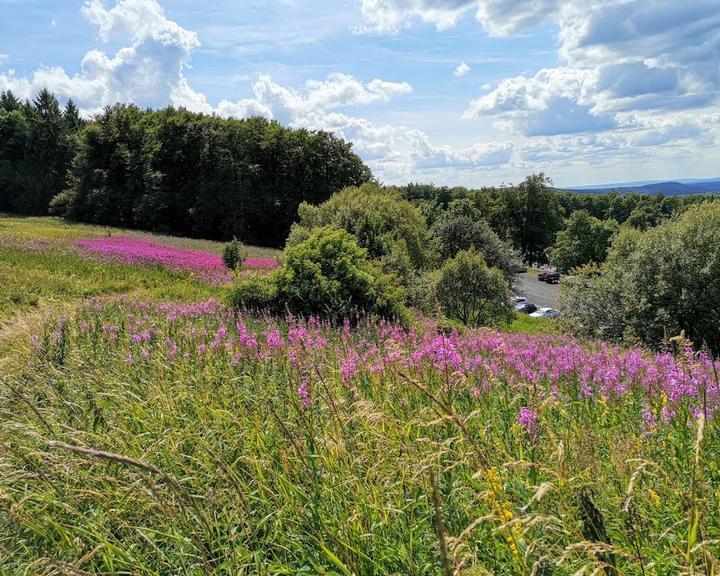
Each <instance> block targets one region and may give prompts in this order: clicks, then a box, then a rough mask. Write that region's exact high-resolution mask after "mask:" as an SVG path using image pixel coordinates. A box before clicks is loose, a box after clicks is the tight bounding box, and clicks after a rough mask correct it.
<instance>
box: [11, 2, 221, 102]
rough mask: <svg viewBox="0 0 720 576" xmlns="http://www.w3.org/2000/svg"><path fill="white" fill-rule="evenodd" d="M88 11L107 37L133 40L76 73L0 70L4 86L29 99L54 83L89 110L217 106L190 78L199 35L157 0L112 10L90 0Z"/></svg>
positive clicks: (91, 57) (97, 55)
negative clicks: (118, 105) (128, 105)
mask: <svg viewBox="0 0 720 576" xmlns="http://www.w3.org/2000/svg"><path fill="white" fill-rule="evenodd" d="M82 14H83V16H84V17H85V18H86V19H87V20H88V21H89V22H91V23H92V24H94V25H96V26H97V28H98V33H99V36H100V39H101V40H102V41H104V42H110V41H112V40H116V39H119V40H121V41H122V40H126V41H127V43H128V45H126V46H124V47H122V48H120V49H119V50H118V51H117V52H115V54H112V55H108V54H106V53H105V52H103V51H100V50H91V51H89V52H88V53H87V54H86V55H85V57H84V58H83V60H82V63H81V66H80V72H78V73H77V74H74V75H72V76H71V75H69V74H67V72H66V71H65V70H64V69H62V68H58V67H47V68H40V69H38V70H35V71H34V72H33V73H32V75H31V76H30V77H23V78H20V77H17V76H16V75H15V74H12V73H5V74H0V88H2V89H11V90H13V91H14V92H15V93H16V94H17V95H18V96H20V97H23V98H27V97H30V96H31V95H32V94H33V93H35V92H37V91H38V90H40V89H41V88H43V87H49V88H51V89H52V90H53V91H54V92H55V93H56V94H57V95H58V97H59V98H61V99H66V98H70V97H72V98H73V99H74V100H75V101H76V102H77V104H78V106H79V107H80V108H81V110H82V112H83V113H84V114H86V115H87V114H91V113H93V112H95V111H97V110H99V109H101V108H102V107H103V106H106V105H108V104H113V103H115V102H137V103H139V104H142V105H146V106H164V105H167V104H168V103H173V104H175V105H177V106H186V107H188V108H190V109H193V110H198V111H204V112H208V111H210V110H211V107H210V106H209V105H208V103H207V101H206V99H205V97H204V96H203V95H202V94H199V93H197V92H195V91H193V90H192V88H190V86H189V85H188V83H187V80H186V78H185V69H186V68H187V66H188V65H189V62H190V57H191V54H192V52H193V50H195V49H197V48H198V47H199V46H200V41H199V39H198V37H197V35H196V34H195V33H194V32H190V31H188V30H185V29H184V28H182V27H180V26H179V25H178V24H177V23H176V22H173V21H172V20H170V19H168V18H167V16H166V15H165V12H164V10H163V8H162V6H160V4H159V3H158V2H157V1H156V0H119V1H118V2H117V3H116V4H115V5H114V6H113V7H112V8H109V9H108V8H107V7H106V6H105V4H104V3H103V2H101V1H100V0H88V1H87V2H85V4H84V5H83V7H82Z"/></svg>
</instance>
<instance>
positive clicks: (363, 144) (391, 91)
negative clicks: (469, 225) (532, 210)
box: [217, 73, 513, 178]
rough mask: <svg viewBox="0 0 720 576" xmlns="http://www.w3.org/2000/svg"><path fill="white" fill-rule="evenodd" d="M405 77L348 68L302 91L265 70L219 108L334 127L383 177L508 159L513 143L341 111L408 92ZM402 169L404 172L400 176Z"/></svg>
mask: <svg viewBox="0 0 720 576" xmlns="http://www.w3.org/2000/svg"><path fill="white" fill-rule="evenodd" d="M411 91H412V87H411V86H410V85H409V84H406V83H404V82H401V83H398V82H387V81H383V80H378V79H375V80H372V81H371V82H368V83H366V84H363V83H362V82H360V81H359V80H357V79H355V78H354V77H352V76H349V75H346V74H339V73H334V74H330V75H328V77H327V78H326V79H325V80H309V81H307V82H306V83H305V89H304V91H302V92H299V91H297V90H294V89H292V88H289V87H286V86H282V85H280V84H278V83H276V82H275V81H273V79H272V78H271V77H270V76H269V75H266V74H263V75H260V76H259V77H258V79H257V80H256V81H255V83H254V84H253V93H254V95H255V97H254V98H250V99H244V100H240V101H237V102H230V101H227V100H224V101H222V102H221V103H220V104H219V106H218V109H217V110H218V113H219V114H221V115H223V116H235V117H244V116H249V115H252V114H260V115H262V116H266V117H268V118H275V119H277V120H279V121H281V122H283V123H284V124H287V125H290V126H292V127H296V128H299V127H302V128H308V129H311V130H325V131H328V132H332V133H334V134H336V135H337V136H339V137H340V138H343V139H345V140H347V141H349V142H352V143H353V147H354V150H355V151H356V152H357V153H358V154H359V155H360V156H361V157H362V158H363V159H364V160H366V161H367V162H368V163H369V164H370V165H371V167H372V168H373V170H374V171H376V173H377V174H378V175H379V176H380V177H381V178H382V177H392V176H395V177H404V178H410V177H412V176H413V175H415V176H417V173H418V171H420V172H423V171H427V170H430V169H433V168H439V167H445V168H476V169H486V168H490V167H498V166H502V165H504V164H507V163H508V162H509V161H510V158H511V156H512V152H513V147H512V145H510V144H496V143H487V144H475V145H473V146H469V147H465V148H455V147H452V146H437V145H433V144H432V143H431V142H430V140H429V138H428V136H427V135H426V134H425V133H423V132H421V131H419V130H415V129H412V128H408V127H405V126H392V125H387V124H385V125H377V124H375V123H373V122H371V121H369V120H367V119H364V118H359V117H356V116H349V115H347V114H344V113H341V112H338V111H337V110H338V109H341V108H346V107H358V106H366V105H369V104H373V103H376V102H381V103H384V102H387V101H389V100H390V99H391V98H394V97H398V96H402V95H404V94H408V93H410V92H411ZM401 175H402V176H401Z"/></svg>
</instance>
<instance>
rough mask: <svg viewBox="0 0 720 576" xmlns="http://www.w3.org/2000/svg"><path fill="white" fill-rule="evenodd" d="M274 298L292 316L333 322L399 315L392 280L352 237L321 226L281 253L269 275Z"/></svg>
mask: <svg viewBox="0 0 720 576" xmlns="http://www.w3.org/2000/svg"><path fill="white" fill-rule="evenodd" d="M274 282H275V285H276V288H277V297H278V300H279V302H280V303H281V304H284V305H286V306H287V308H288V310H289V311H290V312H292V313H293V314H301V315H306V316H309V315H318V316H322V317H325V318H328V319H330V320H333V321H341V320H343V319H345V318H349V319H352V318H355V317H357V315H358V314H359V313H360V312H361V311H366V312H369V313H377V314H379V315H382V316H398V315H402V313H403V311H404V307H403V305H402V298H403V293H402V290H401V289H400V287H399V286H398V282H397V280H396V279H395V278H394V277H393V276H392V275H387V274H385V275H383V274H381V273H380V272H379V271H378V270H377V268H376V267H375V266H373V265H372V264H371V263H370V261H369V260H368V258H367V250H365V249H364V248H361V247H360V246H359V245H358V243H357V241H356V240H355V238H353V236H351V235H350V234H349V233H348V232H346V231H345V230H339V229H337V228H332V227H323V228H319V229H317V230H316V231H314V232H313V233H312V234H311V235H310V236H309V237H308V238H307V239H306V240H304V241H303V242H301V243H299V244H297V245H295V246H290V247H288V248H286V250H285V254H284V257H283V260H282V264H281V266H280V268H279V269H278V270H277V272H276V274H275V275H274Z"/></svg>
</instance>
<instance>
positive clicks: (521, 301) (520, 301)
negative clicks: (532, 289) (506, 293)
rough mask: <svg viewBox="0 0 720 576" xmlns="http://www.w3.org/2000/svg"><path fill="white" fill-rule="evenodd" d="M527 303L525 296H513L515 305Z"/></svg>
mask: <svg viewBox="0 0 720 576" xmlns="http://www.w3.org/2000/svg"><path fill="white" fill-rule="evenodd" d="M527 301H528V300H527V298H525V296H515V305H518V304H526V303H527Z"/></svg>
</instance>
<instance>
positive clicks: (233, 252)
mask: <svg viewBox="0 0 720 576" xmlns="http://www.w3.org/2000/svg"><path fill="white" fill-rule="evenodd" d="M246 258H247V248H245V244H243V243H242V242H240V240H238V239H237V238H233V239H232V241H231V242H228V243H227V244H225V246H224V247H223V251H222V260H223V263H224V264H225V266H227V268H228V269H230V270H238V269H239V268H241V267H242V265H243V263H244V262H245V259H246Z"/></svg>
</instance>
